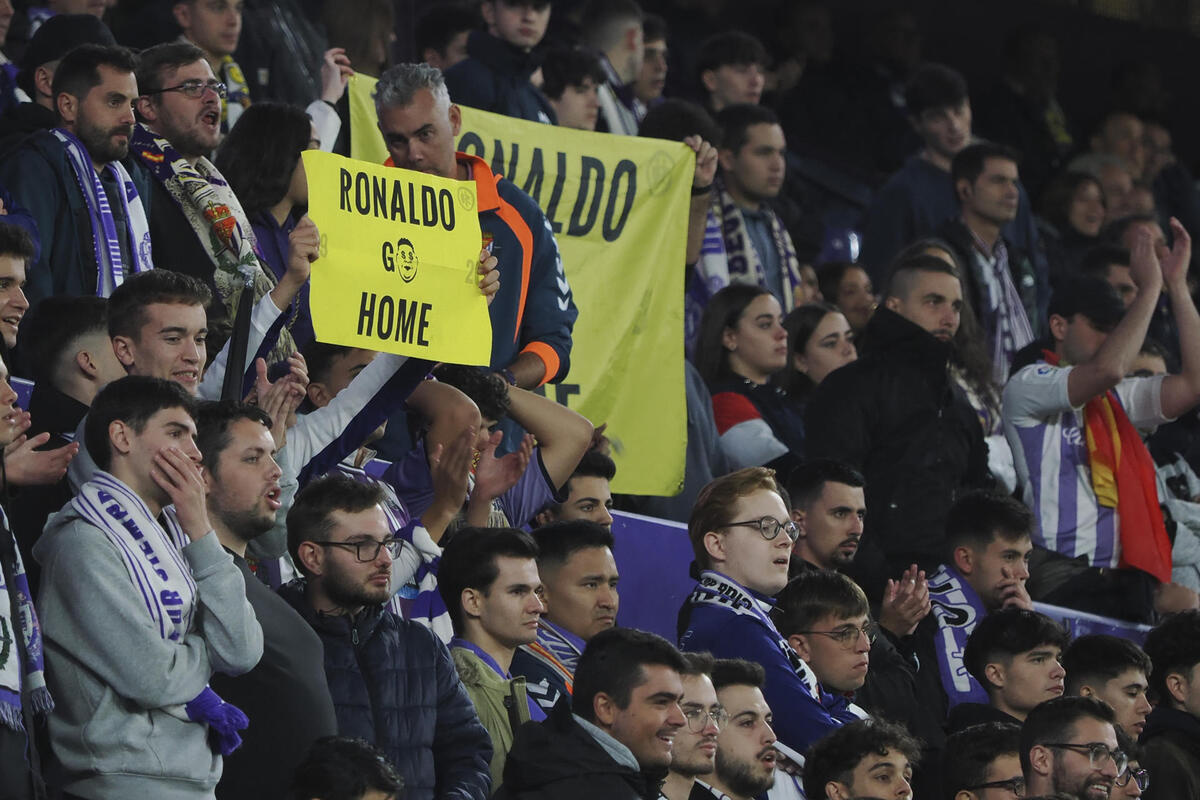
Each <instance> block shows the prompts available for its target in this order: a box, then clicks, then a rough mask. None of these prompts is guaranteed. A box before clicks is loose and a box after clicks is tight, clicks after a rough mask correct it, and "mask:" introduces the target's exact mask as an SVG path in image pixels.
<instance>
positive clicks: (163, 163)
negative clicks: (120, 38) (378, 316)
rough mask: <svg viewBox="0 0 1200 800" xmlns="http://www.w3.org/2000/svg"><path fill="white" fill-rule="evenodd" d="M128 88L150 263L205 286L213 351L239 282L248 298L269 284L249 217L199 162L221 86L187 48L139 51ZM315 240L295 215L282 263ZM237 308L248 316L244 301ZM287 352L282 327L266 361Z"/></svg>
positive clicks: (215, 134)
mask: <svg viewBox="0 0 1200 800" xmlns="http://www.w3.org/2000/svg"><path fill="white" fill-rule="evenodd" d="M138 88H139V89H140V94H139V96H138V98H137V100H136V103H135V106H136V108H137V115H138V121H139V123H138V124H137V125H136V126H134V129H133V134H132V137H131V138H130V140H129V150H130V154H131V156H132V160H133V161H134V162H136V163H137V164H138V165H139V166H140V167H142V168H144V170H145V171H146V172H148V173H149V174H150V176H151V180H149V181H147V183H148V185H149V187H150V188H149V189H148V191H147V197H146V206H147V214H148V216H149V228H150V236H151V239H152V241H153V252H154V258H155V260H156V262H158V263H160V264H162V265H163V266H164V267H166V268H168V269H171V270H174V271H176V272H182V273H184V274H186V275H191V276H192V277H194V278H197V279H199V280H200V281H203V282H204V283H205V284H206V285H207V286H208V287H209V289H211V290H213V295H214V297H213V302H212V303H211V304H210V306H209V308H208V329H209V346H210V347H211V348H212V349H213V350H214V351H216V350H219V349H220V347H221V345H222V344H224V342H225V339H226V338H227V337H228V335H229V332H230V330H231V328H232V321H233V319H234V317H235V315H236V314H237V313H238V302H239V300H240V298H241V295H242V289H243V286H244V285H245V281H246V280H250V281H252V283H253V299H254V300H255V301H258V300H260V299H261V298H262V296H263V295H265V294H267V293H268V292H270V291H271V290H272V289H273V288H274V287H275V285H276V279H275V276H274V274H273V273H272V272H271V269H270V267H269V266H267V265H266V264H264V263H262V262H261V261H259V259H258V256H257V255H256V253H255V251H254V244H253V235H252V233H251V228H250V220H249V219H248V218H247V217H246V213H245V212H244V211H243V210H242V207H241V204H240V203H239V202H238V198H237V197H236V196H235V195H234V193H233V190H232V189H231V188H230V186H229V184H228V182H227V181H226V180H225V178H224V176H223V175H221V173H220V171H219V170H218V169H217V168H216V167H215V166H213V164H212V162H211V161H209V159H208V156H209V155H210V154H211V153H212V152H213V151H214V150H216V147H217V144H218V142H219V141H220V137H221V100H222V99H223V98H224V97H225V96H226V94H227V88H226V85H225V84H224V83H221V82H220V81H218V80H217V79H216V78H215V77H214V76H213V71H212V67H211V66H209V62H208V60H207V59H206V58H205V55H204V51H203V50H201V49H200V48H198V47H196V46H195V45H192V44H189V43H187V42H171V43H168V44H160V45H156V46H154V47H151V48H148V49H146V50H144V51H143V52H142V53H141V56H140V63H139V65H138ZM316 238H317V231H316V226H315V225H313V223H312V221H311V220H310V219H308V218H307V217H303V218H301V220H300V222H299V223H298V224H297V225H296V228H295V229H294V230H293V231H292V233H291V234H290V235H289V247H290V252H289V257H288V260H289V261H291V260H292V254H293V253H294V252H295V251H296V250H297V248H298V247H301V246H303V245H301V244H299V242H300V241H301V240H302V239H303V240H309V241H315V240H316ZM243 269H245V270H246V272H245V273H243V272H242V270H243ZM242 303H243V304H244V303H245V301H242ZM243 307H244V308H245V309H246V310H247V312H248V311H249V305H243ZM296 349H297V348H296V347H295V344H294V342H293V340H292V337H291V334H290V332H289V331H288V330H287V329H284V330H282V331H281V332H280V335H279V340H278V342H277V343H276V345H275V347H274V349H273V350H272V357H271V358H270V359H269V360H268V363H275V362H278V361H282V360H284V359H286V358H287V357H288V356H290V355H291V354H292V353H293V352H294V351H295V350H296Z"/></svg>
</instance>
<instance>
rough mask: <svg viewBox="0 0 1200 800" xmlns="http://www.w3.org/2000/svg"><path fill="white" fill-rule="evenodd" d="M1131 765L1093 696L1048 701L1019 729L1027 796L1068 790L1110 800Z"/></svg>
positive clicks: (1108, 712)
mask: <svg viewBox="0 0 1200 800" xmlns="http://www.w3.org/2000/svg"><path fill="white" fill-rule="evenodd" d="M1127 766H1128V756H1127V755H1126V754H1125V753H1124V752H1123V751H1122V750H1120V749H1119V748H1118V747H1117V730H1116V722H1115V716H1114V715H1113V710H1112V708H1110V707H1109V705H1108V704H1107V703H1105V702H1103V701H1101V700H1097V699H1096V698H1094V697H1060V698H1057V699H1054V700H1048V701H1046V702H1044V703H1042V704H1041V705H1039V706H1037V707H1036V708H1034V709H1032V710H1031V711H1030V712H1029V716H1028V718H1026V720H1025V724H1024V725H1023V726H1022V727H1021V768H1022V769H1023V770H1024V772H1025V787H1026V796H1028V797H1033V796H1035V795H1042V794H1052V793H1054V792H1064V793H1065V794H1067V795H1069V796H1071V797H1073V798H1078V800H1108V799H1109V797H1110V796H1111V795H1112V792H1113V787H1114V785H1115V783H1116V779H1117V778H1118V777H1121V776H1122V775H1123V774H1124V773H1125V769H1126V767H1127ZM1181 788H1182V787H1181V786H1179V785H1178V784H1173V785H1171V789H1172V790H1177V789H1181ZM1171 796H1172V797H1187V796H1188V795H1186V794H1172V795H1171Z"/></svg>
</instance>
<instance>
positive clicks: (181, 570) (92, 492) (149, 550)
mask: <svg viewBox="0 0 1200 800" xmlns="http://www.w3.org/2000/svg"><path fill="white" fill-rule="evenodd" d="M71 505H72V506H73V507H74V508H75V510H76V511H77V512H78V513H79V515H80V516H81V517H83V518H84V519H85V520H87V521H88V522H90V523H91V524H93V525H95V526H96V527H97V528H99V529H100V530H102V531H104V534H105V535H106V536H107V537H108V539H109V541H111V542H112V543H113V545H114V546H115V547H116V548H117V550H118V551H119V552H120V553H121V557H122V558H123V560H124V562H125V569H126V570H127V571H128V573H129V582H130V583H131V584H133V588H134V589H135V590H136V591H137V592H138V593H139V594H140V595H141V598H142V602H143V603H145V605H146V613H147V614H148V615H149V616H150V619H151V620H153V621H154V624H155V625H157V626H158V633H159V635H160V636H162V638H163V639H166V640H168V641H172V642H179V641H182V640H183V637H184V636H185V635H186V634H187V632H188V631H189V630H190V629H191V627H192V618H193V616H194V614H195V610H196V581H195V580H194V579H193V578H192V570H191V568H190V567H189V566H188V564H187V562H186V561H185V560H184V557H183V553H182V549H183V548H184V547H185V546H187V544H188V541H189V540H188V538H187V535H186V534H185V533H184V532H183V529H182V528H181V527H180V526H179V522H178V521H177V520H176V519H175V509H174V508H173V507H171V506H167V507H166V508H164V509H163V514H162V517H163V520H164V522H165V524H166V528H165V529H164V528H163V526H162V525H160V524H159V523H158V521H157V520H156V519H155V518H154V515H153V514H151V513H150V509H149V508H147V507H146V504H145V503H144V502H142V499H141V498H140V497H138V496H137V494H135V493H134V491H133V490H132V489H130V488H129V487H128V486H126V485H125V484H124V483H122V482H121V481H119V480H117V479H116V478H114V477H113V476H112V475H109V474H108V473H107V472H103V471H100V470H97V471H96V474H95V476H93V477H92V479H91V480H90V481H88V482H87V483H85V484H83V486H80V487H79V494H77V495H76V496H75V498H74V499H73V500H72V501H71Z"/></svg>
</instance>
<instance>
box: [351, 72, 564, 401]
mask: <svg viewBox="0 0 1200 800" xmlns="http://www.w3.org/2000/svg"><path fill="white" fill-rule="evenodd" d="M375 110H376V112H377V114H378V116H379V130H380V132H381V133H382V134H383V138H384V141H385V142H386V143H387V148H388V153H389V154H390V156H391V158H389V159H388V164H389V165H390V166H397V167H403V168H406V169H412V170H416V171H418V172H425V173H428V174H430V175H436V176H439V177H442V178H452V179H457V180H463V181H467V180H473V181H474V182H475V186H476V191H477V193H478V211H479V226H480V228H481V230H482V234H483V245H484V248H485V249H487V250H490V251H491V253H492V254H493V255H494V256H495V257H496V258H497V259H498V260H499V262H500V273H501V275H502V276H503V280H502V281H501V287H500V292H499V294H498V295H497V296H496V300H495V302H494V303H492V305H491V307H490V309H489V311H490V314H491V320H492V357H491V362H490V363H491V366H492V368H493V369H495V370H497V371H498V372H500V374H502V375H503V376H504V377H505V379H506V380H508V382H509V383H510V384H513V385H515V386H519V387H521V388H524V389H530V388H533V387H536V386H540V385H541V384H543V383H546V382H548V381H557V380H561V379H562V378H564V377H565V376H566V374H567V370H568V369H569V367H570V354H571V331H572V329H573V328H574V325H575V318H576V316H577V315H578V312H577V311H576V309H575V303H574V301H573V300H572V298H571V287H570V285H569V284H568V283H567V278H566V275H565V274H564V273H563V266H562V259H561V258H560V257H559V253H558V245H557V243H556V242H555V240H554V234H553V233H552V231H551V229H550V226H549V224H548V223H547V221H546V217H545V215H544V214H543V213H542V211H541V209H539V208H538V206H537V203H535V202H534V201H533V199H532V198H530V197H529V195H527V194H526V193H525V192H523V191H521V190H520V189H519V188H517V187H516V186H515V185H514V184H513V183H511V182H510V181H508V180H506V179H504V178H502V177H499V176H496V175H493V174H492V171H491V169H489V167H488V164H487V162H485V161H483V160H482V159H480V158H476V157H474V156H469V155H466V154H465V153H456V152H455V150H454V142H455V137H457V135H458V132H459V128H460V125H461V117H460V115H459V110H458V106H456V105H453V104H452V103H451V102H450V95H449V93H448V92H447V90H446V84H445V81H444V80H443V78H442V73H441V71H440V70H438V69H436V68H434V67H431V66H429V65H428V64H400V65H397V66H395V67H392V68H391V69H389V70H388V71H387V72H385V73H384V74H383V76H382V77H381V78H380V79H379V83H378V85H377V86H376V90H375Z"/></svg>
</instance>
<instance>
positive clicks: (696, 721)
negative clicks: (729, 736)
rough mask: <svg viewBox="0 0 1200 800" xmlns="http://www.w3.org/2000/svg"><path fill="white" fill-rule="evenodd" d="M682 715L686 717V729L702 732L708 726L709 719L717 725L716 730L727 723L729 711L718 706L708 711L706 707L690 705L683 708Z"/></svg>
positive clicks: (722, 727)
mask: <svg viewBox="0 0 1200 800" xmlns="http://www.w3.org/2000/svg"><path fill="white" fill-rule="evenodd" d="M683 716H685V717H687V726H688V730H689V731H691V732H692V733H703V732H704V729H705V728H707V727H708V722H709V720H712V723H713V724H714V725H716V726H717V730H722V729H724V727H725V726H726V725H728V724H729V712H728V711H726V710H725V709H723V708H718V709H717V710H716V711H709V710H708V709H706V708H698V707H695V706H693V707H691V708H685V709H684V710H683Z"/></svg>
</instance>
